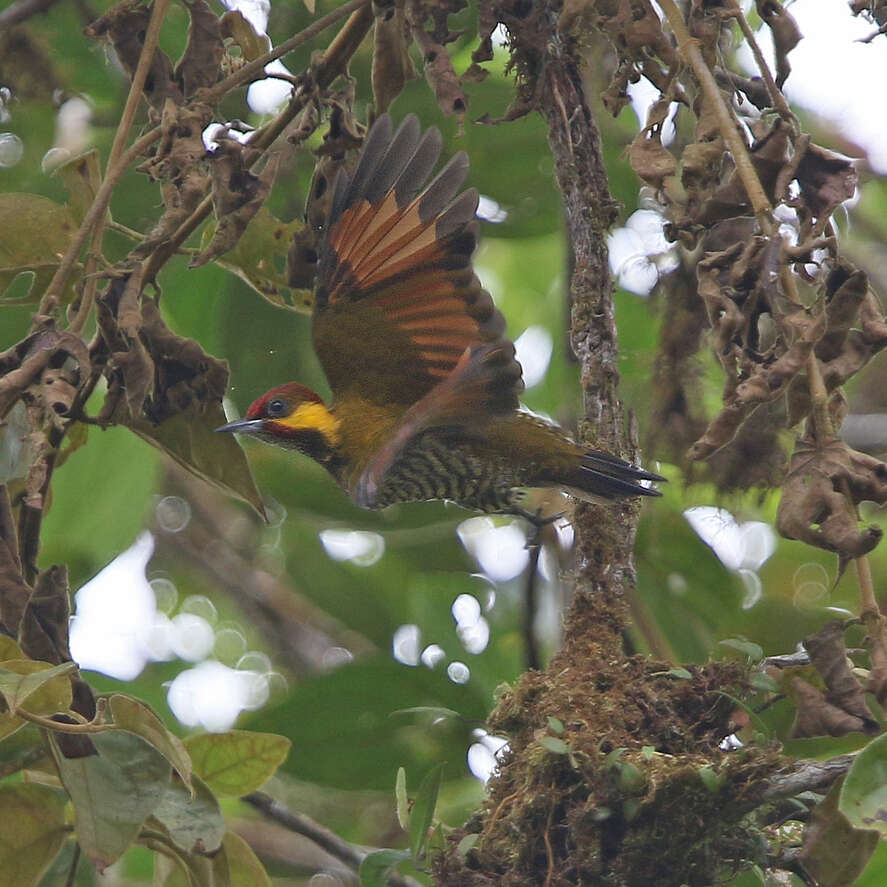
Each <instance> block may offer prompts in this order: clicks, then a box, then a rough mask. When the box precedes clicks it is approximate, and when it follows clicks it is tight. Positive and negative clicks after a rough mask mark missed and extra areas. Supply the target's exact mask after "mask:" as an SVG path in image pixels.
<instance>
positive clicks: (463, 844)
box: [456, 834, 480, 857]
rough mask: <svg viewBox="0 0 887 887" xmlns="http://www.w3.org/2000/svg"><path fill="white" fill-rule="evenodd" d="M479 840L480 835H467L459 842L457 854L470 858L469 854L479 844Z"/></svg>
mask: <svg viewBox="0 0 887 887" xmlns="http://www.w3.org/2000/svg"><path fill="white" fill-rule="evenodd" d="M479 838H480V835H478V834H471V835H465V837H464V838H462V840H461V841H459V843H458V844H457V845H456V852H457V853H458V854H459V856H462V857H465V856H468V854H469V853H470V852H471V849H472V848H473V847H474V845H475V844H476V843H477V842H478V840H479Z"/></svg>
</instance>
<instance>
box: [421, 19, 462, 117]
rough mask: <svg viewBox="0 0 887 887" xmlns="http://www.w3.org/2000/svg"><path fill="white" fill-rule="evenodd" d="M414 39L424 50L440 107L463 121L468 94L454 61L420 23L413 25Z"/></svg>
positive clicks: (430, 84) (430, 81) (423, 58)
mask: <svg viewBox="0 0 887 887" xmlns="http://www.w3.org/2000/svg"><path fill="white" fill-rule="evenodd" d="M413 39H414V40H415V41H416V45H417V46H418V47H419V49H420V51H421V52H422V61H423V62H424V63H425V79H426V80H427V81H428V85H429V86H430V87H431V88H432V90H434V97H435V98H436V99H437V104H438V107H440V109H441V111H443V112H444V114H447V115H455V116H456V117H458V118H459V121H460V122H461V121H462V119H463V118H464V117H465V112H466V111H467V110H468V96H467V95H466V94H465V90H464V89H463V88H462V84H461V82H460V81H459V78H458V77H457V76H456V71H455V70H454V69H453V61H452V59H451V58H450V56H449V54H448V53H447V51H446V49H445V47H444V46H443V45H442V44H440V43H437V42H435V40H434V38H433V37H432V35H431V34H429V33H428V31H426V30H425V28H424V27H423V26H422V25H421V24H419V25H417V24H414V25H413Z"/></svg>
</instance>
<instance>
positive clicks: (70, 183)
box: [53, 148, 102, 225]
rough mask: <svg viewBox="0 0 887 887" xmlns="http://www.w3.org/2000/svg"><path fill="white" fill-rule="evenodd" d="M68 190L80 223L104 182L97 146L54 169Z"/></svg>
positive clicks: (77, 220)
mask: <svg viewBox="0 0 887 887" xmlns="http://www.w3.org/2000/svg"><path fill="white" fill-rule="evenodd" d="M53 175H57V176H58V177H59V178H60V179H61V180H62V182H64V185H65V188H66V189H67V192H68V207H69V208H70V211H71V216H72V217H73V218H74V221H76V222H77V224H78V225H79V224H80V223H81V222H82V221H83V217H84V216H85V215H86V212H87V210H88V209H89V208H90V206H92V202H93V200H94V199H95V195H96V192H97V191H98V190H99V186H100V185H101V184H102V168H101V162H100V160H99V152H98V150H97V149H96V148H93V149H92V150H91V151H86V152H85V153H83V154H79V155H78V156H77V157H73V158H72V159H71V160H68V161H67V162H66V163H62V164H60V165H59V166H57V167H56V168H55V169H54V170H53Z"/></svg>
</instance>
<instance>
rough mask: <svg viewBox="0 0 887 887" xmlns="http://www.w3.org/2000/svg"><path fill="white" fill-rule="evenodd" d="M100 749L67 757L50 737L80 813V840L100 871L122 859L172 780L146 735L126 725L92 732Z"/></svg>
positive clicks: (92, 737)
mask: <svg viewBox="0 0 887 887" xmlns="http://www.w3.org/2000/svg"><path fill="white" fill-rule="evenodd" d="M90 738H91V739H92V741H93V743H94V744H95V747H96V751H97V752H98V754H95V755H89V756H87V757H83V758H66V757H65V756H64V755H63V754H62V753H61V751H60V750H59V748H58V745H57V744H56V742H55V740H54V739H53V738H52V737H50V742H51V743H52V749H53V755H54V757H55V761H56V765H57V766H58V769H59V775H60V776H61V778H62V783H63V784H64V786H65V788H66V789H67V790H68V794H69V795H70V796H71V801H72V802H73V804H74V812H75V815H76V825H75V829H76V833H77V840H78V841H79V842H80V846H81V847H82V848H83V852H84V853H86V855H87V856H88V857H89V858H90V859H91V860H92V862H93V865H95V867H96V868H97V869H98V870H99V871H100V872H101V871H104V870H105V868H106V867H107V866H109V865H110V864H111V863H112V862H114V861H115V860H117V859H119V858H120V856H121V855H122V854H123V852H124V851H125V850H126V848H127V847H129V845H130V844H131V843H132V842H133V840H134V839H135V837H136V836H137V835H138V833H139V829H140V828H141V827H142V823H143V822H144V821H145V819H146V818H147V817H148V815H149V814H150V813H151V811H152V810H153V809H154V808H155V807H156V806H157V804H158V802H159V801H160V799H161V798H162V797H163V795H164V793H165V792H166V789H167V786H168V785H169V778H170V774H171V772H172V768H171V767H170V765H169V763H168V762H167V760H166V758H164V757H163V755H161V754H160V752H158V751H157V750H156V749H155V748H153V746H151V745H149V744H148V743H147V742H145V741H144V740H143V739H140V738H139V737H138V736H135V735H133V734H132V733H127V732H126V731H124V730H109V731H107V732H103V733H94V734H92V735H91V737H90Z"/></svg>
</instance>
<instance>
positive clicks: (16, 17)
mask: <svg viewBox="0 0 887 887" xmlns="http://www.w3.org/2000/svg"><path fill="white" fill-rule="evenodd" d="M56 3H58V0H19V2H18V3H13V4H12V6H9V7H7V8H6V9H4V10H3V12H0V31H2V30H4V29H5V28H11V27H13V25H18V24H21V23H22V22H23V21H26V20H27V19H29V18H30V17H31V16H32V15H40V14H41V13H43V12H46V11H47V10H49V9H50V8H52V7H53V6H55V4H56Z"/></svg>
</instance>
